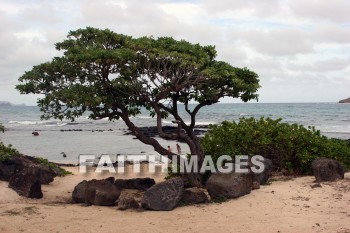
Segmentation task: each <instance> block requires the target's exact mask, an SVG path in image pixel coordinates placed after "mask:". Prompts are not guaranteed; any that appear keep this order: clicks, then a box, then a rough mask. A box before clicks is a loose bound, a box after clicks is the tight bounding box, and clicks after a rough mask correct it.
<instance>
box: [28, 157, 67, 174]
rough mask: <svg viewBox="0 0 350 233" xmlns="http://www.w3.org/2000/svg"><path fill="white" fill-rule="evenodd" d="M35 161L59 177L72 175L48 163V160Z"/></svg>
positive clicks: (38, 158)
mask: <svg viewBox="0 0 350 233" xmlns="http://www.w3.org/2000/svg"><path fill="white" fill-rule="evenodd" d="M35 160H36V161H37V162H38V163H39V164H42V165H45V166H47V167H49V168H51V169H52V170H54V171H56V172H57V174H58V175H59V176H66V175H71V174H72V173H71V172H70V171H67V170H65V169H64V168H62V167H60V166H59V165H57V164H55V163H53V162H50V161H49V160H47V159H45V158H42V157H37V158H35Z"/></svg>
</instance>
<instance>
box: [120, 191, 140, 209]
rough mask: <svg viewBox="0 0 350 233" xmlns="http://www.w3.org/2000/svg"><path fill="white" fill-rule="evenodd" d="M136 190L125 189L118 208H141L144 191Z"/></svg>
mask: <svg viewBox="0 0 350 233" xmlns="http://www.w3.org/2000/svg"><path fill="white" fill-rule="evenodd" d="M133 191H134V190H123V191H122V193H121V194H120V196H119V200H118V209H119V210H127V209H138V208H140V201H141V200H140V195H141V196H142V195H143V192H140V191H136V192H133Z"/></svg>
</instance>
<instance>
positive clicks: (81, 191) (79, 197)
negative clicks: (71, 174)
mask: <svg viewBox="0 0 350 233" xmlns="http://www.w3.org/2000/svg"><path fill="white" fill-rule="evenodd" d="M87 185H88V181H86V180H83V181H82V182H80V183H79V184H77V185H76V186H75V188H74V191H73V193H72V199H73V201H74V202H75V203H85V192H86V188H87Z"/></svg>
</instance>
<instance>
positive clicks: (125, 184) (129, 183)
mask: <svg viewBox="0 0 350 233" xmlns="http://www.w3.org/2000/svg"><path fill="white" fill-rule="evenodd" d="M155 183H156V182H155V181H154V179H151V178H135V179H117V180H115V182H114V184H115V185H116V187H117V188H118V189H138V190H144V191H146V190H147V189H149V188H150V187H152V186H153V185H154V184H155Z"/></svg>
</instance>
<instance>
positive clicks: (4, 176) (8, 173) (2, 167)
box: [0, 161, 16, 181]
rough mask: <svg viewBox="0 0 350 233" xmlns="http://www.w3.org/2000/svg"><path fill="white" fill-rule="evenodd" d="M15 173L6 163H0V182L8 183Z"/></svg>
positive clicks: (11, 165)
mask: <svg viewBox="0 0 350 233" xmlns="http://www.w3.org/2000/svg"><path fill="white" fill-rule="evenodd" d="M15 173H16V167H15V165H14V164H13V163H10V162H8V161H4V162H0V180H4V181H9V180H10V178H11V177H12V176H13V175H14V174H15Z"/></svg>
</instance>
